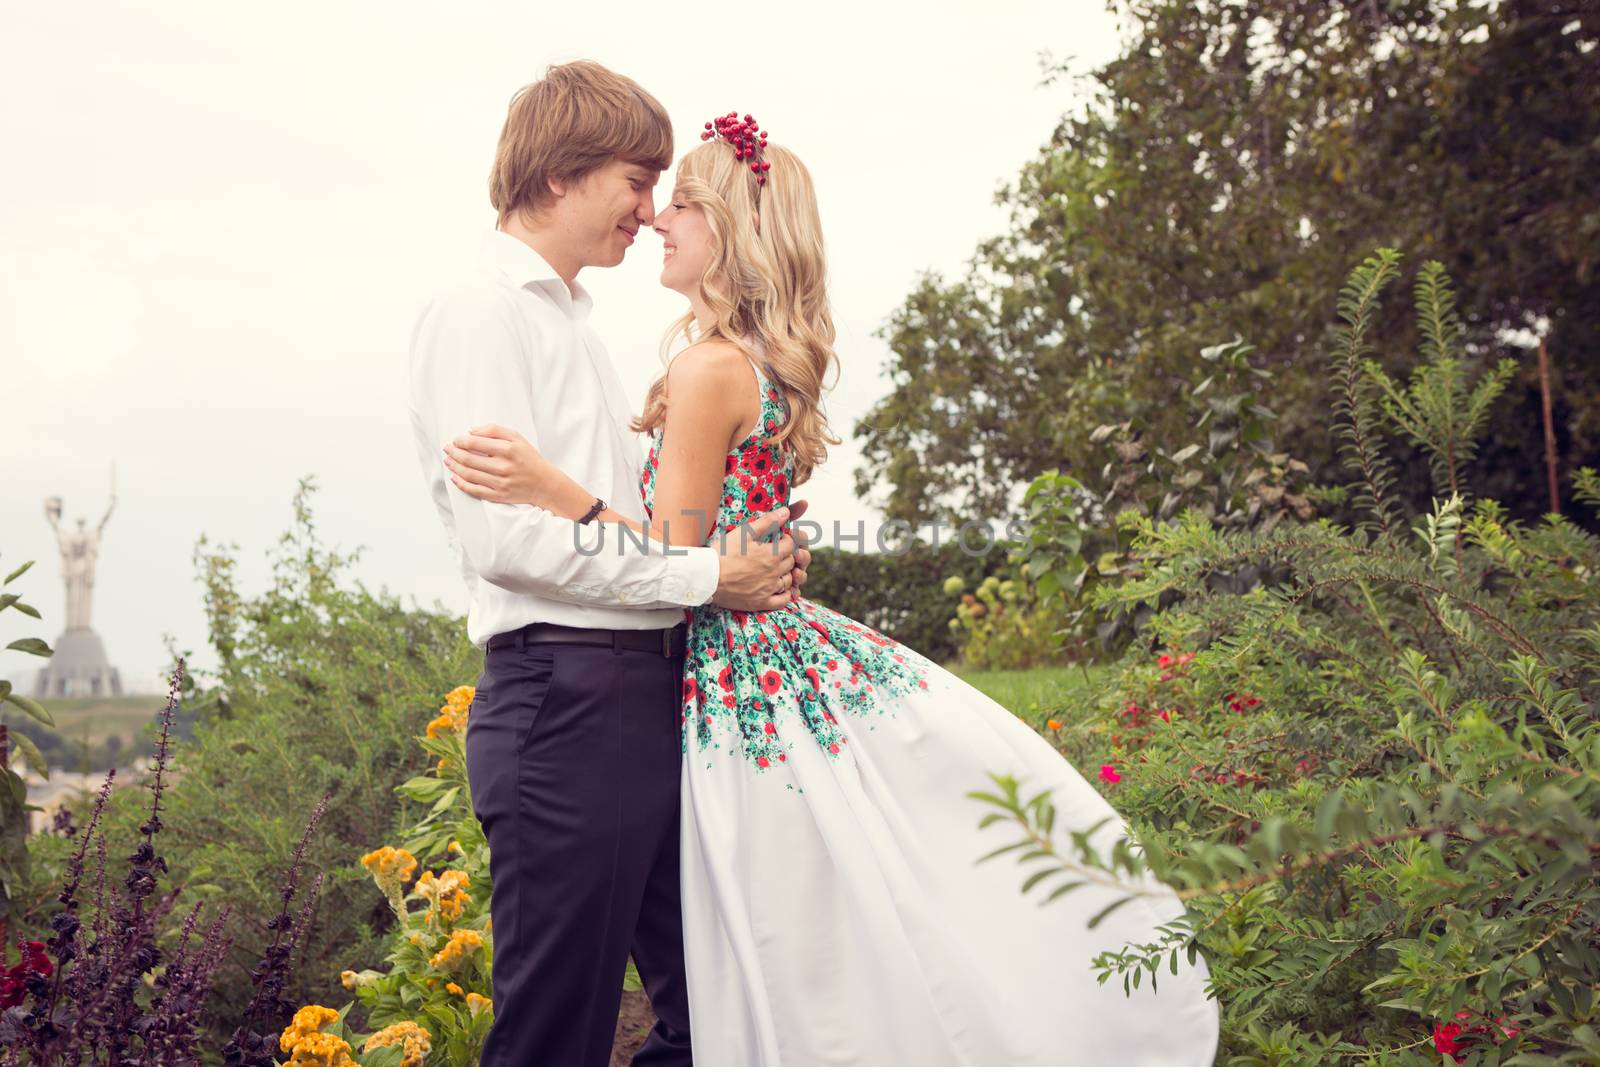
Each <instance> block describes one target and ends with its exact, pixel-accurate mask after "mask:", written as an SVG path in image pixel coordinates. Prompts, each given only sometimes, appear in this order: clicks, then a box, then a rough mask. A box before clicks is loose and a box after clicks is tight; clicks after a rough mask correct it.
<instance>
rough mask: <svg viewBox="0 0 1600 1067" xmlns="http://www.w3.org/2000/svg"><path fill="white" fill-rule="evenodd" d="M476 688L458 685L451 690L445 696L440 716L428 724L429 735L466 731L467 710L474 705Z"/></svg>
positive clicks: (437, 735)
mask: <svg viewBox="0 0 1600 1067" xmlns="http://www.w3.org/2000/svg"><path fill="white" fill-rule="evenodd" d="M473 693H474V690H473V688H472V686H470V685H462V686H457V687H456V688H454V689H452V690H450V692H449V693H448V694H446V695H445V698H444V707H442V708H440V709H439V717H438V718H436V719H434V720H433V721H432V722H430V723H429V724H428V736H429V737H430V738H433V737H439V736H441V735H443V734H447V733H457V732H463V733H464V732H465V731H466V729H467V712H468V710H469V709H470V708H471V707H472V695H473Z"/></svg>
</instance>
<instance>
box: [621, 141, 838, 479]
mask: <svg viewBox="0 0 1600 1067" xmlns="http://www.w3.org/2000/svg"><path fill="white" fill-rule="evenodd" d="M763 158H764V159H765V160H766V161H767V162H769V163H771V164H772V169H771V170H768V171H766V172H765V173H766V178H767V182H766V184H765V185H761V186H758V185H757V184H756V176H755V174H754V173H752V172H751V170H750V165H749V164H748V163H745V162H741V161H740V160H738V159H735V158H734V152H733V149H732V148H730V147H729V146H728V145H726V144H723V143H721V142H720V141H708V142H706V143H705V144H702V145H700V146H699V147H698V148H696V149H694V150H693V151H691V152H690V153H689V154H688V155H686V156H684V157H683V160H682V161H681V162H679V164H678V175H677V182H676V184H675V186H674V188H673V194H672V198H673V200H674V201H676V202H678V203H688V204H694V205H696V206H697V207H699V208H700V210H701V211H703V212H704V213H705V216H706V222H707V224H708V226H709V228H710V230H711V235H712V252H711V262H710V264H709V265H708V266H707V267H706V272H705V274H704V276H702V277H701V279H700V293H701V296H702V297H703V299H704V300H705V303H706V306H707V307H708V308H709V309H710V310H711V314H712V316H713V317H714V320H715V321H714V322H713V323H712V324H711V325H710V326H709V327H707V328H706V330H705V332H704V333H701V332H700V331H699V330H698V329H697V328H696V323H695V318H694V314H693V312H690V313H687V314H685V315H684V316H683V318H681V319H679V320H678V321H677V322H675V323H673V324H672V326H671V328H670V329H669V331H668V333H667V337H666V340H665V341H664V342H663V350H665V349H667V348H669V347H670V346H671V345H672V344H673V342H674V341H676V340H677V339H678V338H679V337H682V338H685V339H686V340H687V341H689V342H690V343H693V342H695V341H699V340H704V339H706V338H712V337H716V338H721V339H723V340H726V341H729V342H731V343H732V344H734V345H736V346H738V348H739V349H740V350H741V351H743V352H744V353H745V354H746V355H747V356H749V357H750V358H752V359H754V360H755V361H756V362H757V363H760V364H762V365H763V366H765V367H766V368H767V370H768V372H769V374H770V376H771V377H772V379H773V380H774V382H775V384H777V385H778V386H779V388H781V389H782V391H783V395H784V399H785V400H786V401H787V402H788V406H789V417H788V419H787V421H785V423H784V424H783V426H782V428H781V429H780V430H779V431H778V433H777V434H776V435H775V438H774V439H775V440H776V441H777V442H778V443H779V444H780V445H782V446H783V447H785V448H786V449H788V450H789V452H791V453H792V454H793V456H794V461H795V466H794V475H793V477H792V479H791V484H794V485H799V484H801V483H802V482H804V481H805V480H806V479H807V478H809V477H810V476H811V472H812V470H813V469H814V468H815V467H816V466H817V465H818V464H820V463H822V461H823V460H824V459H825V458H826V457H827V454H828V446H829V445H836V444H838V443H839V438H837V437H835V436H834V435H833V433H832V431H831V430H830V429H829V427H828V420H827V417H826V416H825V415H824V414H823V412H822V390H823V379H824V377H825V376H826V375H827V374H828V371H829V369H830V368H832V369H833V371H834V372H835V374H836V375H837V371H838V357H837V356H835V354H834V351H833V340H834V329H833V315H832V314H831V313H830V311H829V310H828V293H827V260H826V257H825V256H824V255H823V249H822V222H821V219H820V218H819V217H818V214H817V198H816V193H815V191H814V190H813V188H812V185H811V175H810V173H809V172H808V171H807V170H806V168H805V165H804V164H803V163H801V162H800V160H799V158H798V157H796V156H795V154H794V153H793V152H790V151H789V150H788V149H786V148H784V147H783V146H782V145H777V144H771V143H769V144H768V145H767V147H766V148H765V149H764V151H763ZM666 401H667V397H666V376H665V375H663V376H662V377H660V378H658V379H656V381H655V382H653V383H652V384H651V386H650V392H649V394H648V395H647V396H646V398H645V407H644V414H643V415H641V416H639V417H638V418H636V419H635V420H634V422H633V428H634V429H635V430H637V431H641V432H645V433H648V432H650V431H651V430H654V429H655V428H656V427H657V426H659V425H661V423H662V422H663V421H664V420H665V418H666V409H667V404H666Z"/></svg>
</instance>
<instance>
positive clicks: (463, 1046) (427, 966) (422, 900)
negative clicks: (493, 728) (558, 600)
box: [341, 687, 494, 1067]
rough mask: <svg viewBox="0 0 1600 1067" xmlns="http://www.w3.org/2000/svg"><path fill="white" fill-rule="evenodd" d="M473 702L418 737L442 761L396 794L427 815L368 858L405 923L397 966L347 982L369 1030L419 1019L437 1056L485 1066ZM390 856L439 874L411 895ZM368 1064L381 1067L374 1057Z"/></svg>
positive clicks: (487, 952)
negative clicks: (472, 783) (392, 846)
mask: <svg viewBox="0 0 1600 1067" xmlns="http://www.w3.org/2000/svg"><path fill="white" fill-rule="evenodd" d="M471 699H472V690H471V689H470V688H468V687H461V688H458V689H455V690H453V691H452V692H451V693H450V695H449V696H448V697H446V704H445V707H443V708H441V709H440V716H439V718H437V719H435V720H434V721H433V722H432V723H430V724H429V725H428V728H427V736H425V737H422V738H420V739H418V740H420V743H421V745H422V748H423V750H424V751H426V752H427V754H428V755H429V756H430V757H432V758H433V759H434V760H436V761H437V762H436V763H435V764H434V766H433V769H432V770H430V771H429V772H428V773H426V774H421V775H418V776H416V777H414V778H411V779H410V780H408V781H406V782H404V783H402V784H401V785H400V786H399V787H398V788H397V790H396V791H397V792H398V793H399V794H400V795H402V796H404V797H407V798H409V799H411V800H413V801H416V802H418V803H419V804H423V805H426V810H425V814H423V815H422V816H421V817H420V818H419V819H417V820H416V821H415V822H413V823H412V824H411V825H409V826H406V827H404V828H403V829H402V830H401V831H400V839H401V841H402V846H401V849H400V850H397V851H394V852H391V853H389V854H382V853H370V854H368V856H366V857H364V858H363V861H362V862H363V863H364V864H366V865H367V867H368V869H369V870H371V871H372V872H373V878H374V880H375V881H376V882H377V885H378V890H379V892H380V893H381V894H382V895H383V896H384V897H385V898H386V899H387V901H388V906H389V908H390V909H391V910H392V911H393V912H394V915H395V918H396V925H395V927H394V929H393V930H392V931H391V933H390V934H389V936H388V938H387V944H386V952H385V955H384V957H383V959H384V962H386V963H387V964H388V968H387V970H386V971H378V970H374V969H370V968H368V969H363V970H361V971H359V972H353V971H346V972H344V974H343V975H342V976H341V977H342V980H343V981H344V983H345V986H346V987H347V988H353V989H354V990H355V991H356V995H357V997H359V998H360V1000H361V1003H362V1005H363V1006H364V1008H365V1009H366V1014H367V1023H368V1025H369V1026H370V1027H372V1028H373V1029H374V1030H376V1029H378V1028H381V1027H386V1026H391V1025H393V1024H396V1023H404V1022H415V1023H417V1024H418V1025H421V1026H423V1027H425V1028H426V1029H427V1030H428V1032H429V1035H430V1037H431V1038H432V1044H433V1048H434V1052H433V1054H432V1055H434V1056H435V1057H437V1058H438V1059H439V1060H440V1061H441V1062H444V1063H476V1062H478V1056H479V1053H480V1052H481V1051H482V1048H483V1039H484V1038H485V1037H486V1036H487V1035H488V1032H489V1026H490V1024H491V1023H492V1022H493V1019H494V1011H493V1008H492V1006H491V1005H490V1003H489V998H490V984H489V973H490V966H491V964H492V961H493V957H494V933H493V930H492V929H491V924H490V922H489V898H490V892H491V884H490V879H489V844H488V842H487V841H486V840H485V839H484V836H483V829H482V827H481V826H480V825H479V824H478V820H477V818H476V817H475V816H474V815H473V814H472V797H471V792H470V790H469V788H468V785H467V774H466V747H465V737H466V720H467V706H468V704H469V702H470V701H471ZM391 857H398V862H400V863H401V864H404V865H405V866H410V863H409V861H411V860H413V859H415V860H416V861H417V862H420V863H421V864H422V865H423V866H424V867H428V868H432V867H434V866H437V867H438V872H437V874H435V872H434V871H433V870H431V869H429V870H424V871H423V872H422V874H421V875H419V876H418V878H417V881H416V884H415V885H413V886H412V888H411V890H410V892H409V893H404V894H402V891H401V885H402V883H403V882H404V881H408V880H409V878H408V877H401V875H400V873H399V872H397V871H395V870H394V869H393V867H392V866H388V867H386V865H385V861H389V863H391V864H392V863H393V862H395V860H394V859H392V858H391ZM413 903H415V904H419V905H420V907H413V906H412V905H413ZM452 939H455V944H454V945H452ZM363 1036H364V1035H363ZM361 1062H362V1063H363V1064H364V1065H366V1067H373V1064H372V1063H371V1061H370V1060H369V1059H368V1057H366V1056H363V1057H362V1058H361Z"/></svg>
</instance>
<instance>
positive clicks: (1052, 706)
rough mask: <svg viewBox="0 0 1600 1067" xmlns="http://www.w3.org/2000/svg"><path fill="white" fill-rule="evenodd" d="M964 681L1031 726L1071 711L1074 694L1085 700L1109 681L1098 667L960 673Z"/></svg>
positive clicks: (960, 671) (1104, 670)
mask: <svg viewBox="0 0 1600 1067" xmlns="http://www.w3.org/2000/svg"><path fill="white" fill-rule="evenodd" d="M956 673H957V674H958V675H960V677H961V679H962V681H964V682H966V683H967V684H968V685H970V686H972V687H973V688H975V689H979V690H981V691H983V692H984V693H986V694H987V695H989V696H991V697H993V698H994V699H995V700H997V701H999V702H1000V703H1002V704H1004V705H1005V706H1006V707H1008V708H1010V709H1011V710H1012V711H1013V712H1014V713H1015V714H1016V715H1017V717H1018V718H1020V719H1022V720H1023V721H1024V722H1026V723H1028V724H1029V725H1032V726H1042V725H1043V724H1044V720H1045V719H1048V718H1050V717H1051V716H1052V715H1053V716H1055V717H1056V718H1064V716H1062V715H1061V714H1060V713H1061V712H1063V711H1064V712H1067V713H1068V714H1070V713H1071V712H1072V703H1073V696H1074V694H1079V693H1081V694H1082V695H1084V696H1085V697H1087V694H1088V693H1089V692H1092V691H1093V690H1094V689H1095V688H1096V687H1098V686H1099V685H1100V684H1101V683H1102V682H1104V681H1105V680H1106V668H1105V667H1098V666H1072V667H1035V668H1033V669H1031V670H1022V671H975V670H957V671H956Z"/></svg>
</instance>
